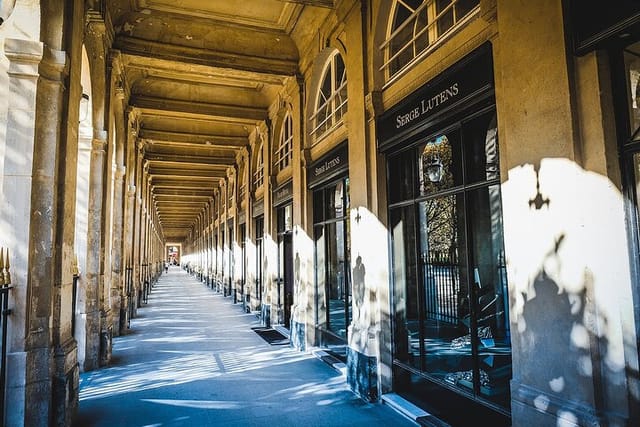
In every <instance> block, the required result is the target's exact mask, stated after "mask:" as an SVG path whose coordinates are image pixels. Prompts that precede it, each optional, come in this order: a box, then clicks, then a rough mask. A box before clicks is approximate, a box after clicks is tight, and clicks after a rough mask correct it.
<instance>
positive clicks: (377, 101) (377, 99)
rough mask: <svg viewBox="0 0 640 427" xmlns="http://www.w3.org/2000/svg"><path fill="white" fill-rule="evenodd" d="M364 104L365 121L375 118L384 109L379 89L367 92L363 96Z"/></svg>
mask: <svg viewBox="0 0 640 427" xmlns="http://www.w3.org/2000/svg"><path fill="white" fill-rule="evenodd" d="M364 105H365V112H366V115H367V121H372V120H375V119H376V118H377V117H378V116H379V115H380V114H382V112H383V111H384V107H383V105H382V93H381V92H380V91H373V92H369V93H368V94H367V95H366V96H365V97H364Z"/></svg>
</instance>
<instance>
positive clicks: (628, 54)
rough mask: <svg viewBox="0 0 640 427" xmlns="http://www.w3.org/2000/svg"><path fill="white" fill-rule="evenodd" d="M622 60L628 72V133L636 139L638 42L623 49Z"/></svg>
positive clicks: (639, 123)
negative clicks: (629, 127)
mask: <svg viewBox="0 0 640 427" xmlns="http://www.w3.org/2000/svg"><path fill="white" fill-rule="evenodd" d="M624 62H625V67H626V69H627V73H628V81H627V83H628V87H627V90H628V93H629V96H628V102H629V119H630V122H631V123H630V125H631V129H630V131H631V132H630V134H631V135H632V139H634V140H636V141H637V140H638V139H639V138H640V135H639V133H640V132H639V128H640V105H638V102H639V98H640V96H639V95H640V87H639V86H640V85H638V82H639V80H640V42H638V43H634V44H632V45H631V46H629V47H627V48H626V49H625V51H624Z"/></svg>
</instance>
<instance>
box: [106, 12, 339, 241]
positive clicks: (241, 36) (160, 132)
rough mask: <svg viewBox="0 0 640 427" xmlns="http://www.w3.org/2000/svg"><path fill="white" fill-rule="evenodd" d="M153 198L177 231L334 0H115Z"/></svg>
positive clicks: (230, 160) (262, 114)
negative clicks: (314, 23)
mask: <svg viewBox="0 0 640 427" xmlns="http://www.w3.org/2000/svg"><path fill="white" fill-rule="evenodd" d="M105 4H106V5H107V8H108V9H109V14H108V16H109V17H110V18H111V25H112V27H113V37H114V41H113V47H114V48H115V49H117V50H119V51H120V58H121V60H122V65H123V67H124V83H125V85H126V88H127V93H128V94H129V97H128V98H127V99H128V103H129V105H128V108H129V109H130V110H133V111H135V112H136V113H137V117H138V124H139V132H138V138H139V141H141V142H142V143H143V144H144V163H145V164H146V165H147V167H148V173H149V176H150V179H151V188H152V192H153V200H154V203H155V208H156V210H157V213H158V217H159V219H160V226H161V227H162V232H163V235H164V237H165V239H166V240H167V241H171V242H180V241H183V240H184V239H185V238H186V237H187V236H188V234H189V232H190V231H191V230H192V228H193V226H194V224H195V223H196V218H197V216H198V214H199V213H200V212H202V210H203V209H204V206H205V205H206V203H207V202H208V201H209V200H210V198H211V197H212V195H213V192H214V189H215V188H216V187H217V186H218V185H219V181H220V179H221V178H224V177H226V176H227V170H228V168H229V167H233V165H234V163H235V162H236V157H237V154H238V152H239V151H240V150H242V148H243V147H246V146H248V144H249V136H250V134H251V132H253V131H254V130H255V129H256V127H257V126H259V125H260V124H261V123H264V122H265V121H266V119H267V118H268V108H269V106H270V105H271V104H272V103H273V102H274V101H275V100H276V98H277V96H278V92H279V91H280V90H281V88H282V87H283V86H284V85H285V84H286V82H287V80H288V79H290V78H295V76H296V75H299V74H300V72H299V59H300V57H299V49H298V46H300V45H305V44H306V43H307V42H308V41H309V40H310V39H311V38H312V37H314V35H315V34H317V33H316V31H317V29H315V30H314V29H312V28H311V26H310V25H309V23H313V22H318V19H322V17H324V16H326V14H327V13H328V12H329V9H330V8H331V7H332V6H333V0H317V1H314V0H292V1H286V0H241V1H236V0H112V1H108V2H106V3H105Z"/></svg>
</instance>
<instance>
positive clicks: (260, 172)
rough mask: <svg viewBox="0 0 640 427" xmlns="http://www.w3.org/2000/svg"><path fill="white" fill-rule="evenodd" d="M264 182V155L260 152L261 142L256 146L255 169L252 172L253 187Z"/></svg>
mask: <svg viewBox="0 0 640 427" xmlns="http://www.w3.org/2000/svg"><path fill="white" fill-rule="evenodd" d="M263 182H264V155H263V154H262V144H260V145H259V147H258V152H257V158H256V170H255V172H253V185H254V187H255V188H260V187H262V183H263Z"/></svg>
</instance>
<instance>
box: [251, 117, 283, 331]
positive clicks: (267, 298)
mask: <svg viewBox="0 0 640 427" xmlns="http://www.w3.org/2000/svg"><path fill="white" fill-rule="evenodd" d="M256 131H257V132H258V137H259V138H261V139H262V144H261V146H262V156H263V157H262V158H263V168H264V170H263V176H264V180H263V184H262V186H263V189H264V192H263V193H262V194H263V196H262V197H263V199H262V201H263V203H264V237H263V240H262V245H263V246H262V247H263V261H262V269H263V272H264V273H263V277H262V280H263V282H264V292H263V294H262V303H261V306H262V309H261V312H262V321H263V323H264V324H265V325H271V324H275V323H277V320H278V319H277V316H278V311H277V307H276V306H275V303H276V302H277V301H278V296H277V292H278V289H277V287H276V286H275V280H276V277H277V273H276V272H277V268H278V244H277V224H276V221H274V218H275V216H274V215H273V207H272V206H271V199H272V197H271V189H272V188H273V187H274V185H275V182H274V178H275V177H273V176H272V175H271V166H272V165H271V144H272V143H273V141H272V138H273V136H272V132H271V122H263V123H261V124H260V126H258V128H257V129H256Z"/></svg>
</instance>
